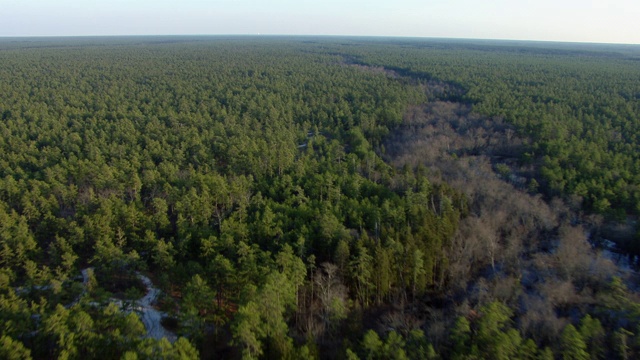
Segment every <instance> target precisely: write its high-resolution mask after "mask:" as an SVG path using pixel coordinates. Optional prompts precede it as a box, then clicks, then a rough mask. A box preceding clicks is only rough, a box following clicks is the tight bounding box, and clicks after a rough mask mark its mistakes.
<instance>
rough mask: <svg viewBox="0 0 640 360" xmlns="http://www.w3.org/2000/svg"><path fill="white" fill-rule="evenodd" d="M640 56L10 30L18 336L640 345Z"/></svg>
mask: <svg viewBox="0 0 640 360" xmlns="http://www.w3.org/2000/svg"><path fill="white" fill-rule="evenodd" d="M639 61H640V48H637V47H633V46H613V45H611V46H607V45H577V44H573V45H572V44H545V43H518V42H485V41H475V42H472V41H453V40H452V41H445V40H418V39H376V38H360V39H350V38H330V37H329V38H302V37H298V38H287V37H255V38H252V37H146V38H145V37H127V38H67V39H55V38H51V39H35V38H32V39H0V94H1V96H0V116H1V119H2V121H1V122H0V134H1V136H0V149H1V151H0V219H1V220H0V267H1V268H0V358H8V359H31V358H33V359H52V358H58V359H79V358H83V359H98V358H99V359H105V358H106V359H156V358H164V359H174V358H175V359H191V358H203V359H209V358H244V359H254V358H268V359H271V358H288V359H299V358H310V359H311V358H320V359H334V358H337V359H418V358H419V359H605V358H618V359H631V358H634V357H637V356H640V298H639V297H638V293H637V292H636V290H637V288H638V285H637V284H638V279H637V275H636V272H635V270H633V269H632V268H631V267H629V266H623V265H624V263H625V261H624V258H625V257H626V254H631V255H633V254H637V253H638V252H640V251H639V250H638V249H640V238H639V236H638V232H637V231H638V229H637V227H634V226H636V225H635V224H636V223H637V216H638V214H639V212H640V119H639V118H638V117H639V116H640V66H638V65H639V64H640V62H639ZM612 229H614V230H616V231H613V230H612ZM610 235H615V236H610ZM612 238H614V239H613V240H616V241H617V243H615V244H614V243H611V242H609V241H607V240H606V239H612ZM603 246H605V247H606V249H604V250H603V248H602V247H603ZM605 250H606V251H605ZM612 250H615V251H616V252H617V253H619V255H616V252H612ZM615 258H619V260H621V261H620V262H619V264H617V263H616V261H613V260H615ZM147 277H148V278H147ZM141 279H151V281H152V282H153V284H155V286H156V287H158V288H159V289H160V290H161V291H160V294H159V295H158V298H157V301H156V302H155V306H156V308H157V309H158V310H159V311H161V313H162V314H164V315H163V316H164V317H163V319H162V326H163V327H164V329H165V330H166V331H168V332H170V333H172V334H175V337H173V338H159V337H157V336H152V335H151V333H150V329H148V328H145V324H146V323H145V324H143V321H142V320H141V319H142V316H141V315H139V314H140V313H141V310H140V306H139V302H137V299H140V298H141V297H142V296H144V295H145V294H146V293H148V292H149V288H148V284H145V282H144V281H141Z"/></svg>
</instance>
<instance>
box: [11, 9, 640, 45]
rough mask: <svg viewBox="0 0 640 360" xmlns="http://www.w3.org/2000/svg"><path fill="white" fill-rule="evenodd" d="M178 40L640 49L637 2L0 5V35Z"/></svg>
mask: <svg viewBox="0 0 640 360" xmlns="http://www.w3.org/2000/svg"><path fill="white" fill-rule="evenodd" d="M183 34H291V35H372V36H417V37H453V38H487V39H517V40H551V41H579V42H606V43H632V44H640V0H609V1H605V0H536V1H521V0H494V1H491V0H484V1H479V0H477V1H476V0H448V1H447V0H423V1H419V0H394V1H392V0H368V1H366V0H316V1H311V0H297V1H296V0H262V1H257V0H180V1H178V0H174V1H171V0H108V1H105V0H0V36H43V35H44V36H61V35H62V36H68V35H183Z"/></svg>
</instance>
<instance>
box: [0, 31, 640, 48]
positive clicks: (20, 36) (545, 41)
mask: <svg viewBox="0 0 640 360" xmlns="http://www.w3.org/2000/svg"><path fill="white" fill-rule="evenodd" d="M222 36H230V37H294V38H295V37H299V38H302V37H321V38H371V39H376V38H377V39H407V40H410V39H413V40H415V39H419V40H456V41H504V42H532V43H551V44H584V45H588V44H592V45H622V46H640V43H625V42H597V41H576V40H573V41H572V40H539V39H515V38H471V37H469V38H467V37H441V36H407V35H344V34H262V33H253V34H251V33H244V34H242V33H229V34H81V35H0V40H2V39H55V38H118V37H120V38H125V37H130V38H131V37H222Z"/></svg>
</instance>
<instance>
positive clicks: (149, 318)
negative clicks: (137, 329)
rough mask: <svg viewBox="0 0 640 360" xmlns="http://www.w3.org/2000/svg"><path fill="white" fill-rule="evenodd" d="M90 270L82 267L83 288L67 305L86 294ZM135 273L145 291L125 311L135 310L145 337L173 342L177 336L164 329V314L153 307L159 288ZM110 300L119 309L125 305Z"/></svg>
mask: <svg viewBox="0 0 640 360" xmlns="http://www.w3.org/2000/svg"><path fill="white" fill-rule="evenodd" d="M91 270H93V269H92V268H86V269H82V284H83V285H84V289H83V290H82V293H80V295H78V297H77V298H76V299H75V300H74V301H73V302H72V303H71V304H70V305H69V306H68V307H71V306H73V305H75V304H77V303H78V302H79V301H80V299H81V298H82V296H84V295H85V294H86V292H87V284H88V283H89V276H90V275H89V272H90V271H91ZM136 275H137V276H138V279H140V281H141V282H142V284H144V287H145V289H146V291H147V293H146V295H145V296H143V297H141V298H140V299H138V300H136V301H135V304H134V305H133V307H128V309H127V310H125V311H127V312H130V311H135V312H136V313H137V314H138V317H139V318H140V321H142V323H143V324H144V327H145V328H146V329H147V335H146V337H148V338H153V339H157V340H160V339H162V338H167V340H169V342H171V343H173V342H174V341H176V339H177V338H178V336H177V335H176V334H175V333H173V332H171V331H169V330H167V329H165V328H164V327H163V326H162V323H161V321H162V318H163V317H164V316H165V315H166V314H165V313H163V312H161V311H158V310H156V309H155V308H154V307H153V304H154V303H155V301H156V299H157V298H158V295H159V294H160V290H159V289H158V288H156V287H154V286H153V282H152V281H151V279H149V278H148V277H146V276H144V275H142V274H140V273H136ZM111 302H113V303H115V304H117V305H118V306H119V307H120V309H121V310H124V308H125V306H124V304H123V301H122V300H120V299H111ZM96 305H97V304H96Z"/></svg>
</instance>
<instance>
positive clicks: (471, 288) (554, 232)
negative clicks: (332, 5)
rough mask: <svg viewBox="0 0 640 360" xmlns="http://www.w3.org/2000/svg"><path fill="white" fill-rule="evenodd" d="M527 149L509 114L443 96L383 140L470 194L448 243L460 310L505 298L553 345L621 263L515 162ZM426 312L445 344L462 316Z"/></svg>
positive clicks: (394, 157)
mask: <svg viewBox="0 0 640 360" xmlns="http://www.w3.org/2000/svg"><path fill="white" fill-rule="evenodd" d="M526 146H527V141H526V140H524V139H522V138H520V137H518V136H517V135H516V133H515V131H514V129H513V128H512V127H511V126H509V125H508V124H507V123H505V122H504V121H503V120H502V119H500V118H486V117H482V116H479V115H477V114H474V113H472V112H471V109H470V106H469V105H465V104H461V103H455V102H445V101H435V102H432V103H430V104H427V105H425V106H414V107H412V108H410V109H409V110H408V111H407V113H406V114H405V117H404V124H403V125H402V126H401V128H400V129H398V130H397V131H396V132H395V133H393V134H392V135H391V136H390V137H389V138H388V139H387V142H386V143H385V144H384V148H385V156H386V160H387V161H389V162H390V163H392V164H393V165H395V166H396V167H397V168H402V167H404V166H409V167H417V166H426V167H427V169H428V173H429V174H430V178H431V179H430V180H431V181H433V182H440V181H444V182H447V183H449V184H451V185H452V186H453V187H454V188H457V189H458V190H461V191H462V192H463V193H464V194H465V195H466V196H467V197H468V199H469V203H470V213H469V215H468V216H467V217H465V218H463V219H462V220H461V221H460V226H459V230H458V231H457V233H456V235H455V237H454V240H453V242H452V244H451V246H450V247H449V248H448V249H447V251H448V254H447V256H448V259H449V264H450V266H449V268H448V274H447V279H448V284H449V292H448V296H447V298H448V301H449V302H453V303H454V306H453V308H454V309H455V310H453V312H454V313H455V315H464V316H470V315H472V314H473V312H474V309H477V308H478V307H480V306H482V305H484V304H487V303H489V302H491V301H495V300H500V301H503V302H504V303H506V304H508V305H509V306H511V307H512V308H513V309H515V310H516V315H517V317H518V318H517V323H518V325H519V327H520V329H521V331H522V332H523V334H526V335H528V336H529V337H531V338H533V339H534V340H536V341H537V342H538V343H546V344H551V343H553V342H554V341H556V340H557V339H558V336H559V334H560V332H561V331H562V329H563V328H564V326H565V325H566V324H567V323H569V322H570V317H571V316H574V317H575V315H576V313H575V311H574V313H572V312H571V311H572V310H578V313H581V314H583V313H584V312H585V311H586V309H587V308H588V307H589V306H590V304H593V303H594V298H595V297H597V296H598V292H599V291H600V290H601V289H603V288H604V287H605V286H607V284H608V282H610V281H611V278H612V277H613V276H614V275H616V266H615V265H614V264H613V263H612V262H611V261H610V260H609V259H607V258H605V257H603V256H602V255H601V254H600V253H599V252H597V251H595V250H594V249H593V248H592V246H591V244H590V243H589V242H588V239H587V234H588V231H587V230H586V229H585V228H584V227H583V226H582V225H579V224H577V223H578V222H577V221H576V219H577V215H576V214H575V213H574V212H573V211H572V207H570V206H568V205H566V204H565V203H564V202H563V201H562V200H559V199H553V200H552V201H545V200H544V199H543V198H542V196H541V195H539V194H536V192H535V187H534V186H532V185H534V184H535V181H534V180H532V179H533V178H532V177H531V174H532V173H533V171H532V166H531V165H527V164H524V165H523V164H521V163H519V162H518V161H517V160H516V159H517V158H519V157H520V155H521V154H522V153H523V152H524V151H525V148H526ZM446 308H448V309H449V310H446V311H450V308H451V307H446ZM427 312H428V313H429V317H430V319H429V320H428V321H427V322H428V326H427V328H428V331H427V332H428V334H429V335H430V340H431V341H432V342H433V343H434V344H437V343H438V341H440V340H441V339H442V338H443V336H444V335H443V331H444V329H445V328H446V327H447V326H446V324H447V322H448V321H450V320H448V319H452V318H454V317H453V316H447V315H446V313H445V310H442V311H441V310H438V309H434V308H428V309H427Z"/></svg>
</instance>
